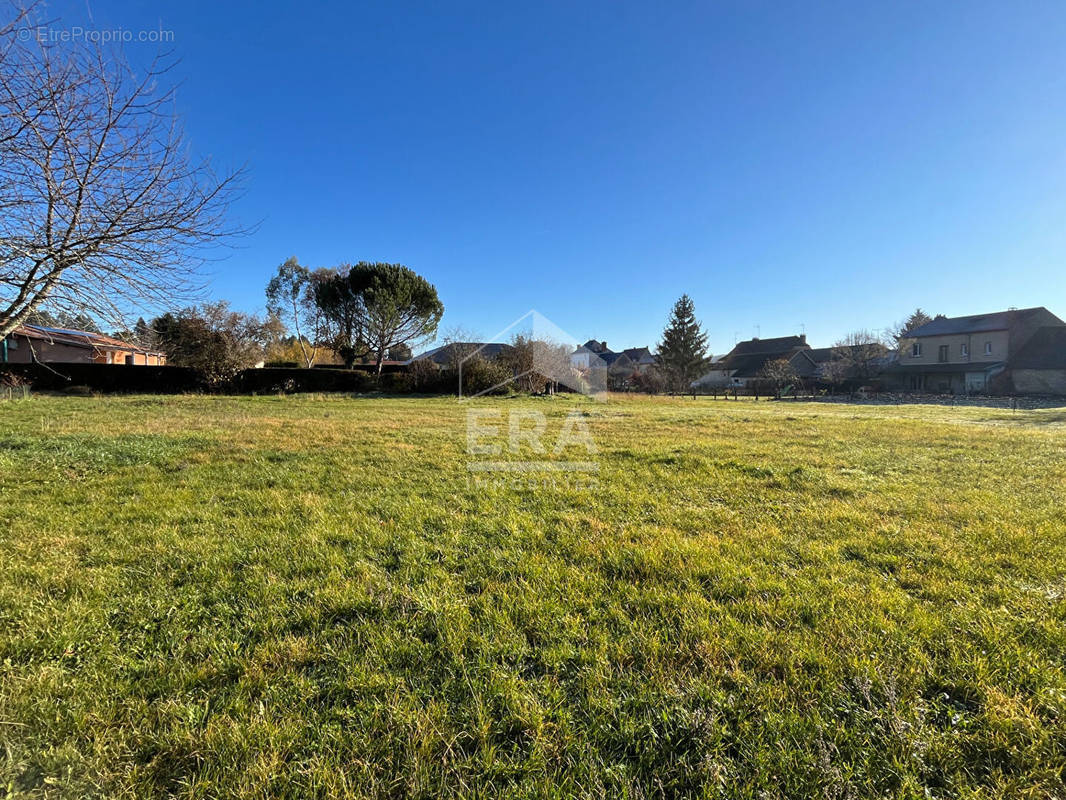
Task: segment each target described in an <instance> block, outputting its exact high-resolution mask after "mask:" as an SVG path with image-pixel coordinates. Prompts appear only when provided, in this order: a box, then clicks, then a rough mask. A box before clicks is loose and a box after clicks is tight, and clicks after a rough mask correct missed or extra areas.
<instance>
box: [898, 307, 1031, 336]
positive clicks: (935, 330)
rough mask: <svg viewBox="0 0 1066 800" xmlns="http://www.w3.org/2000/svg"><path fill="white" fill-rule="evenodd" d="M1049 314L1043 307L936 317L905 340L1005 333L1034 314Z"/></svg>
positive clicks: (916, 329)
mask: <svg viewBox="0 0 1066 800" xmlns="http://www.w3.org/2000/svg"><path fill="white" fill-rule="evenodd" d="M1040 313H1044V314H1050V312H1049V311H1048V310H1047V309H1046V308H1044V307H1043V306H1037V307H1036V308H1021V309H1017V310H1014V311H995V312H993V313H991V314H973V315H971V316H969V317H938V318H937V319H934V320H933V321H932V322H927V323H925V324H924V325H919V326H918V327H917V328H915V329H914V330H912V331H909V332H908V333H907V334H906V336H907V338H918V337H921V336H946V335H953V334H959V333H981V332H983V331H1005V330H1009V329H1010V327H1011V325H1012V324H1015V323H1017V322H1021V321H1023V320H1024V319H1025V318H1026V317H1030V316H1033V315H1035V314H1040Z"/></svg>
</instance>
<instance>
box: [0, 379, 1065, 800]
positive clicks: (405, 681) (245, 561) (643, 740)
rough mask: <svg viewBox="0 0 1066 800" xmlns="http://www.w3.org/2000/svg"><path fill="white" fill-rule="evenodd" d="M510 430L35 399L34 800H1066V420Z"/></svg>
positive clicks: (26, 698)
mask: <svg viewBox="0 0 1066 800" xmlns="http://www.w3.org/2000/svg"><path fill="white" fill-rule="evenodd" d="M493 405H495V406H497V407H499V408H502V409H504V410H505V411H506V410H509V409H512V408H528V409H535V410H541V411H544V412H545V413H547V414H548V415H549V416H550V417H551V418H552V419H551V423H550V425H549V433H552V432H553V431H554V430H557V427H558V424H559V421H560V420H561V419H562V417H563V416H564V415H565V413H566V412H567V411H568V410H569V409H571V408H572V407H574V406H575V405H576V406H578V407H580V408H581V409H582V410H583V411H584V412H585V414H586V415H587V416H586V419H587V421H588V425H589V428H590V430H591V432H592V435H593V437H594V439H595V442H596V444H597V445H598V447H599V451H600V452H599V455H598V456H597V457H596V460H597V462H598V463H599V464H600V472H599V473H598V476H597V480H598V483H599V485H598V488H596V489H594V490H587V489H586V490H581V489H580V488H574V487H571V486H570V485H568V484H567V483H566V481H565V480H563V481H561V482H560V483H559V484H558V485H554V486H553V485H550V484H548V485H542V486H541V487H540V488H538V489H536V490H529V489H525V488H522V487H520V486H517V485H511V484H506V485H493V486H488V487H482V488H475V487H472V486H471V484H470V482H469V480H468V475H467V470H466V464H467V460H468V456H467V455H466V452H465V447H466V428H465V421H464V420H465V417H464V414H465V411H466V408H467V407H466V406H462V405H459V404H458V403H456V402H455V401H454V400H446V399H432V400H426V399H395V400H392V399H354V400H353V399H349V398H341V397H287V398H279V397H260V398H225V397H173V398H156V397H129V398H48V397H38V398H34V399H32V400H29V401H21V402H9V403H3V404H0V795H3V793H4V791H6V792H7V793H8V794H9V795H11V796H16V797H21V796H27V797H71V798H83V797H97V796H99V797H158V796H166V795H173V796H179V797H204V798H208V797H211V798H215V797H219V798H221V797H438V796H446V797H470V796H477V797H486V798H489V797H500V796H523V797H560V798H561V797H572V796H591V797H611V798H613V797H633V798H638V797H639V798H644V797H647V798H651V797H724V798H744V797H751V798H775V797H797V798H798V797H812V796H818V797H822V796H827V797H841V798H843V797H871V796H876V797H927V796H934V797H948V796H959V797H996V796H1018V797H1062V796H1064V795H1066V784H1064V781H1066V775H1064V765H1066V669H1064V663H1063V662H1064V659H1066V511H1064V500H1066V488H1064V487H1066V414H1064V413H1063V412H1062V411H1032V412H1017V413H1012V412H1010V411H996V410H990V409H973V408H938V407H924V406H911V407H884V408H877V407H851V406H837V405H819V404H803V403H765V402H764V403H758V404H756V403H751V402H739V403H737V402H726V401H712V400H709V399H700V400H697V401H692V400H691V399H688V400H669V399H661V400H627V399H612V402H610V403H608V404H606V405H601V404H595V403H592V402H589V401H585V400H573V399H566V398H556V399H554V400H498V401H491V402H490V401H482V402H481V406H482V407H488V406H493ZM564 478H565V476H564Z"/></svg>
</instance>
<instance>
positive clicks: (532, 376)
mask: <svg viewBox="0 0 1066 800" xmlns="http://www.w3.org/2000/svg"><path fill="white" fill-rule="evenodd" d="M499 361H500V363H501V364H503V365H504V366H505V367H506V368H507V369H508V370H510V372H511V374H512V375H513V376H514V383H515V384H516V385H517V387H518V389H519V391H524V392H529V393H530V394H542V393H544V392H554V389H555V385H556V384H557V383H568V384H572V383H574V382H575V379H576V377H577V376H576V374H575V370H574V368H573V367H572V366H571V364H570V348H569V347H567V346H566V345H561V344H558V343H556V342H551V341H548V340H545V339H535V338H533V337H531V336H525V335H523V334H516V335H515V336H514V337H513V338H512V339H511V346H510V347H509V348H508V349H507V350H504V351H503V352H502V353H500V356H499Z"/></svg>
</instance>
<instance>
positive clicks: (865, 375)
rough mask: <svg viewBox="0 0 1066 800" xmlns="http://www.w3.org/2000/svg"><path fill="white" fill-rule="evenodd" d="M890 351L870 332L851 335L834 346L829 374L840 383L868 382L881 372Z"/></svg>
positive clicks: (864, 331)
mask: <svg viewBox="0 0 1066 800" xmlns="http://www.w3.org/2000/svg"><path fill="white" fill-rule="evenodd" d="M888 353H889V349H888V348H887V347H886V346H885V345H884V343H883V342H881V341H880V340H879V339H878V338H877V336H876V335H875V334H873V333H871V332H870V331H867V330H860V331H855V332H854V333H849V334H848V335H847V336H845V337H844V338H843V339H841V340H840V341H838V342H837V343H836V344H835V345H833V357H832V360H831V361H830V362H829V364H828V365H826V366H827V367H828V372H829V373H830V375H831V376H835V377H836V378H837V379H838V381H839V382H840V383H843V382H845V381H846V380H855V381H859V382H865V381H868V380H869V379H870V378H873V377H874V376H875V375H876V374H877V373H878V372H879V370H880V368H881V364H882V362H883V361H884V358H885V356H887V355H888Z"/></svg>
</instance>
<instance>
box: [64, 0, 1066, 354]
mask: <svg viewBox="0 0 1066 800" xmlns="http://www.w3.org/2000/svg"><path fill="white" fill-rule="evenodd" d="M859 6H860V4H855V3H851V2H840V3H813V2H802V3H793V4H784V3H777V2H737V3H731V2H701V3H670V4H662V3H651V2H645V3H622V2H572V1H570V2H538V3H521V4H517V3H499V2H492V3H489V2H485V3H460V2H454V3H426V4H406V3H399V2H398V3H375V4H356V3H333V4H329V5H326V4H319V3H308V2H304V3H299V4H297V3H292V4H285V5H283V4H266V3H262V2H256V3H252V2H217V0H216V1H215V2H211V3H206V2H200V1H199V0H183V2H171V1H170V0H166V1H164V2H155V3H151V4H142V3H135V2H117V1H114V0H95V1H94V2H92V3H91V5H90V6H89V7H86V5H85V4H84V2H70V3H69V4H68V3H65V2H52V3H51V6H50V8H51V10H52V11H53V12H55V13H58V14H60V15H61V16H62V17H63V18H64V21H65V22H67V23H71V24H74V23H77V24H84V23H85V20H86V14H87V12H91V15H92V22H91V23H90V24H91V25H93V26H94V27H96V28H113V27H123V28H126V29H134V30H136V29H141V28H146V29H156V28H159V27H162V28H165V29H169V30H172V31H173V32H174V43H173V48H174V51H175V53H176V54H177V55H178V56H179V57H180V58H181V63H180V65H179V66H178V67H177V69H176V70H175V72H174V75H175V77H176V78H177V79H179V80H180V81H181V86H180V89H179V93H178V101H179V109H180V112H181V113H182V114H183V115H184V118H185V125H186V129H187V131H188V134H189V138H190V142H191V145H192V148H193V150H194V151H195V152H197V153H201V154H209V155H211V156H212V158H213V159H214V161H215V162H216V164H218V165H220V166H223V167H226V166H230V167H233V166H240V165H243V164H246V165H247V167H248V169H249V175H248V182H247V192H246V194H245V196H244V198H243V199H242V200H241V201H240V202H239V203H238V204H237V205H236V206H235V207H234V209H233V213H234V215H235V217H236V218H237V219H239V220H243V221H245V222H255V221H262V225H261V226H260V228H259V230H258V231H257V232H256V233H255V234H254V235H253V236H251V237H249V238H248V239H246V240H245V241H243V242H241V244H240V247H239V249H237V250H236V251H234V252H233V253H232V254H231V255H230V256H229V257H228V258H227V259H226V260H225V261H224V262H222V263H219V264H216V265H214V267H213V272H214V275H213V278H212V282H211V292H212V295H213V296H215V297H217V298H225V299H228V300H230V301H231V302H232V303H233V304H234V305H235V306H237V307H240V308H244V309H249V310H252V309H257V308H258V309H261V308H262V307H263V305H264V299H263V288H264V286H265V284H266V282H267V281H268V279H269V277H270V275H271V273H272V272H273V270H274V269H275V267H276V266H277V265H278V264H279V263H280V262H281V261H283V260H284V259H285V258H286V257H288V256H290V255H297V256H298V257H299V258H300V260H301V261H302V262H303V263H305V264H307V265H309V266H313V267H317V266H332V265H335V264H337V263H338V262H341V261H345V260H347V261H358V260H381V261H392V262H402V263H404V264H407V265H408V266H410V267H412V268H413V269H415V270H417V271H418V272H420V273H422V274H423V275H425V276H426V277H427V278H428V279H429V280H430V281H432V282H433V283H434V284H435V285H436V286H437V289H438V291H439V292H440V295H441V299H442V300H443V302H444V304H445V308H446V313H445V319H444V322H443V324H442V328H447V327H449V326H452V325H462V326H464V327H466V328H467V329H470V330H473V331H476V332H478V333H480V334H481V335H483V336H489V335H491V334H492V333H494V332H495V331H496V330H499V329H501V328H503V327H505V326H506V325H507V324H508V323H509V322H510V321H511V320H512V319H514V318H515V317H518V316H520V315H521V314H522V313H524V312H525V311H527V310H528V309H530V308H535V309H537V310H538V311H540V312H541V313H543V314H545V315H546V316H547V317H549V318H550V319H552V320H553V321H554V322H555V323H556V324H558V325H559V326H560V327H562V328H563V329H565V330H567V331H569V332H571V333H572V334H574V335H575V336H578V337H580V338H586V337H592V336H595V337H597V338H600V339H606V340H607V341H608V343H609V344H610V345H611V346H612V347H614V346H616V345H617V346H618V347H622V346H632V345H644V344H648V345H654V344H655V342H656V340H657V339H658V336H659V333H660V331H661V329H662V326H663V323H664V322H665V319H666V317H667V314H668V312H669V309H670V306H671V304H672V303H673V301H674V300H675V299H676V298H677V297H678V296H679V295H680V294H681V293H682V292H687V293H689V294H690V295H691V296H692V297H693V299H694V300H695V303H696V308H697V312H698V314H699V316H700V317H701V318H702V319H703V321H704V324H705V328H706V329H707V330H708V332H709V334H710V344H711V349H712V351H713V352H714V353H722V352H724V351H726V350H728V349H729V348H730V347H731V346H732V344H733V341H734V338H736V337H737V336H739V337H740V338H748V337H750V336H751V335H753V334H754V333H755V331H756V327H755V326H759V328H758V330H759V331H760V332H761V335H762V336H764V337H769V336H776V335H785V334H790V333H798V332H799V331H800V326H801V325H804V326H805V329H806V332H807V334H808V338H809V340H810V341H811V342H812V343H813V344H816V345H819V344H820V345H828V344H831V343H832V342H833V341H834V340H835V339H836V338H839V337H840V336H842V335H843V334H845V333H847V332H849V331H851V330H854V329H857V328H863V327H865V328H871V329H872V328H881V327H885V326H887V325H889V324H890V323H892V322H893V321H895V320H898V319H900V318H902V317H905V316H906V315H907V313H908V312H909V311H910V310H912V309H913V308H914V307H915V306H919V305H920V306H922V307H923V308H925V309H926V310H927V311H930V312H943V313H946V314H949V315H953V314H964V313H977V312H983V311H991V310H995V309H1000V308H1004V307H1007V306H1012V305H1013V306H1019V307H1024V306H1031V305H1046V306H1048V307H1049V308H1050V309H1051V310H1052V311H1054V312H1056V313H1058V314H1059V315H1060V316H1066V280H1063V275H1064V264H1066V213H1064V212H1066V191H1064V189H1066V47H1063V44H1062V43H1063V42H1064V41H1066V13H1064V11H1063V7H1062V5H1061V3H1055V2H1044V3H1041V2H1026V3H1020V4H1008V3H1002V2H997V3H982V2H967V3H948V2H943V3H939V4H932V3H924V2H923V3H901V2H885V3H881V4H876V5H873V4H863V5H862V7H859ZM138 47H139V46H134V47H132V48H131V55H132V56H133V57H134V58H135V59H136V58H140V57H142V56H143V55H144V54H145V52H146V50H145V49H143V48H142V49H137V48H138Z"/></svg>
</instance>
